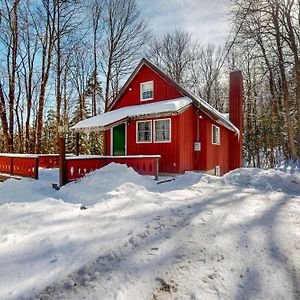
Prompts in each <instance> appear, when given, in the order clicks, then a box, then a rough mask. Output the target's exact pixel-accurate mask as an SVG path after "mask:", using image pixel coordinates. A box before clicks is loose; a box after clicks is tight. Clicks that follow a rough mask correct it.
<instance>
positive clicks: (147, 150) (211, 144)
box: [72, 59, 243, 175]
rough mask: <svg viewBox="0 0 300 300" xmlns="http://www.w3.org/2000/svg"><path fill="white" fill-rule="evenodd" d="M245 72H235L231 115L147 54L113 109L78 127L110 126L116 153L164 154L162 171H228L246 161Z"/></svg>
mask: <svg viewBox="0 0 300 300" xmlns="http://www.w3.org/2000/svg"><path fill="white" fill-rule="evenodd" d="M242 108H243V104H242V75H241V72H240V71H235V72H232V73H231V74H230V96H229V118H228V116H227V115H225V114H222V113H220V112H218V111H217V110H216V109H214V108H213V107H212V106H211V105H209V104H208V103H207V102H205V101H204V100H203V99H201V98H199V97H198V96H196V95H194V94H193V93H191V92H189V91H187V90H186V89H184V88H182V87H181V86H179V85H178V84H177V83H176V82H175V81H173V80H172V79H171V78H170V77H169V76H168V75H166V74H165V73H164V72H163V71H162V70H160V69H159V68H157V67H156V66H154V65H153V64H152V63H151V62H149V61H148V60H146V59H142V61H141V62H140V63H139V65H138V66H137V68H136V69H135V70H134V72H133V73H132V74H131V76H130V77H129V79H128V80H127V82H126V83H125V84H124V86H123V88H122V89H121V90H120V92H119V94H118V96H117V97H116V99H114V101H113V102H112V104H111V105H110V107H109V109H108V112H106V113H103V114H101V115H98V116H95V117H92V118H90V119H87V120H83V121H81V122H79V123H78V124H76V125H75V126H74V127H73V128H72V129H73V130H74V131H75V132H92V131H105V133H106V145H105V151H106V154H107V155H110V156H131V155H160V156H161V158H160V161H159V173H183V172H185V171H201V172H206V173H210V174H216V175H223V174H225V173H226V172H228V171H230V170H233V169H235V168H238V167H241V166H242V124H243V116H242Z"/></svg>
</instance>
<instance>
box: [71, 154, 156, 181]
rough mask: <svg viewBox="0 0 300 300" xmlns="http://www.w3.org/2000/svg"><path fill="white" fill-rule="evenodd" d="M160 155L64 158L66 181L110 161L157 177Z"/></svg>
mask: <svg viewBox="0 0 300 300" xmlns="http://www.w3.org/2000/svg"><path fill="white" fill-rule="evenodd" d="M159 159H160V155H128V156H84V155H83V156H77V157H67V158H66V177H67V179H66V181H67V182H70V181H73V180H76V179H78V178H81V177H83V176H84V175H85V174H87V173H89V172H91V171H94V170H96V169H100V168H102V167H104V166H106V165H108V164H110V163H112V162H114V163H119V164H126V165H127V166H128V167H131V168H133V169H134V170H135V171H136V172H137V173H139V174H141V175H151V176H154V177H155V179H158V164H159Z"/></svg>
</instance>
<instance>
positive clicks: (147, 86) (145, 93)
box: [141, 81, 154, 101]
mask: <svg viewBox="0 0 300 300" xmlns="http://www.w3.org/2000/svg"><path fill="white" fill-rule="evenodd" d="M153 92H154V84H153V81H147V82H143V83H141V101H146V100H152V99H153Z"/></svg>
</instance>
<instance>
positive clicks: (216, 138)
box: [212, 125, 220, 145]
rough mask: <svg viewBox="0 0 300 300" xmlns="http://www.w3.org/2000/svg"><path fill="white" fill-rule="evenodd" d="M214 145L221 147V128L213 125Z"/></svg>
mask: <svg viewBox="0 0 300 300" xmlns="http://www.w3.org/2000/svg"><path fill="white" fill-rule="evenodd" d="M212 143H213V144H214V145H220V127H218V126H216V125H212Z"/></svg>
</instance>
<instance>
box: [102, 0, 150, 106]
mask: <svg viewBox="0 0 300 300" xmlns="http://www.w3.org/2000/svg"><path fill="white" fill-rule="evenodd" d="M103 13H104V19H105V22H104V24H103V26H104V30H103V38H102V42H101V46H100V49H101V57H100V66H101V70H102V72H103V73H104V75H105V94H104V98H105V110H107V108H108V106H109V103H110V101H111V100H112V99H113V98H114V96H115V95H116V93H117V92H118V90H119V85H120V80H121V79H122V78H123V77H124V76H126V75H127V74H128V73H129V71H130V70H132V68H133V66H134V64H135V63H136V62H137V60H138V59H139V58H140V53H141V50H142V47H143V46H144V45H145V42H146V41H147V38H148V32H147V29H146V23H145V22H144V20H143V19H142V18H141V16H140V11H139V10H138V8H137V6H136V2H135V0H127V1H123V0H105V3H104V7H103Z"/></svg>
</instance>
